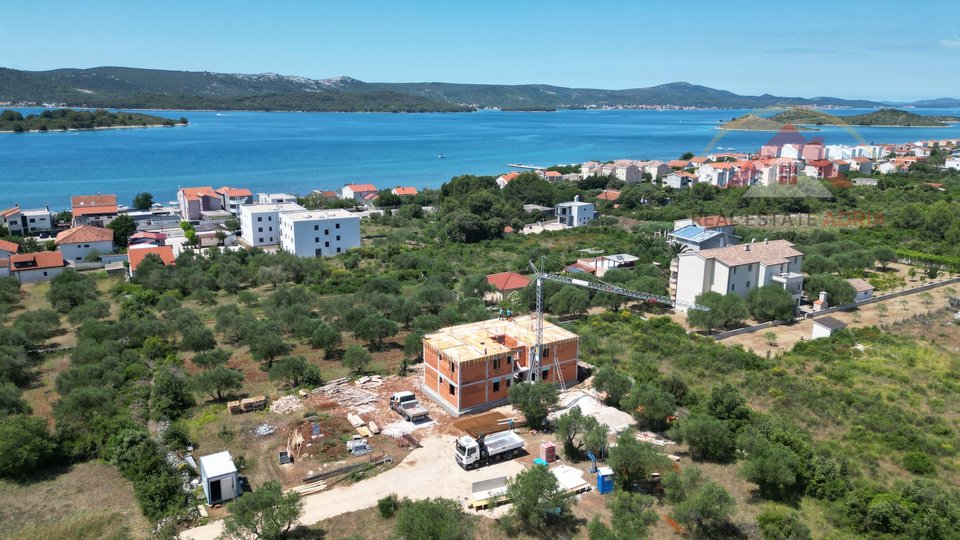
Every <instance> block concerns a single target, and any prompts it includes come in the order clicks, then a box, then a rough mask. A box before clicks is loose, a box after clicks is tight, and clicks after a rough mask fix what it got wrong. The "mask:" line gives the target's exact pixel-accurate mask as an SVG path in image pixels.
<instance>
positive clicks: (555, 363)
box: [553, 349, 567, 392]
mask: <svg viewBox="0 0 960 540" xmlns="http://www.w3.org/2000/svg"><path fill="white" fill-rule="evenodd" d="M553 367H554V369H556V370H557V376H556V379H557V380H558V381H560V391H561V392H562V391H564V390H566V389H567V383H566V382H565V381H564V380H563V370H562V369H560V356H559V355H558V354H557V351H556V349H554V351H553Z"/></svg>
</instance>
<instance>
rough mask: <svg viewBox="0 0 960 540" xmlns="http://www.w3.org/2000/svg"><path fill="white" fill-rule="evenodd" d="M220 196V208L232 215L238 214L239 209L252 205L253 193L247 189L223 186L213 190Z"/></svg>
mask: <svg viewBox="0 0 960 540" xmlns="http://www.w3.org/2000/svg"><path fill="white" fill-rule="evenodd" d="M214 191H216V192H217V195H220V207H221V208H222V209H224V210H226V211H227V212H230V213H231V214H233V215H235V216H236V215H238V214H240V207H241V206H243V205H245V204H253V192H251V191H250V190H249V189H247V188H235V187H230V186H223V187H221V188H217V189H216V190H214Z"/></svg>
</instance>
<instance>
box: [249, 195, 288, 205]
mask: <svg viewBox="0 0 960 540" xmlns="http://www.w3.org/2000/svg"><path fill="white" fill-rule="evenodd" d="M296 202H297V196H296V195H290V194H289V193H257V204H283V203H296Z"/></svg>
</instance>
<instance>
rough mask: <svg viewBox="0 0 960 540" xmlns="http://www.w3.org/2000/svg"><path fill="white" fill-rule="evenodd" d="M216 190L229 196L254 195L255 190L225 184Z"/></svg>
mask: <svg viewBox="0 0 960 540" xmlns="http://www.w3.org/2000/svg"><path fill="white" fill-rule="evenodd" d="M216 192H217V193H219V194H221V195H226V196H227V197H253V192H252V191H250V190H249V189H247V188H232V187H230V186H223V187H222V188H220V189H218V190H216Z"/></svg>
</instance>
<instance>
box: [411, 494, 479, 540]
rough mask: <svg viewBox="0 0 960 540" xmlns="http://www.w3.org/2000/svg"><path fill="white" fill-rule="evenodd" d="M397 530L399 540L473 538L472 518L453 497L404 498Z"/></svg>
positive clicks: (460, 539)
mask: <svg viewBox="0 0 960 540" xmlns="http://www.w3.org/2000/svg"><path fill="white" fill-rule="evenodd" d="M394 534H395V536H396V538H397V540H468V539H470V538H473V518H472V517H471V516H469V515H467V513H466V512H464V510H463V505H461V504H460V502H459V501H455V500H452V499H443V498H439V497H437V498H434V499H426V500H421V501H409V500H404V501H403V502H402V503H401V504H400V508H399V510H397V524H396V528H395V529H394Z"/></svg>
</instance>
